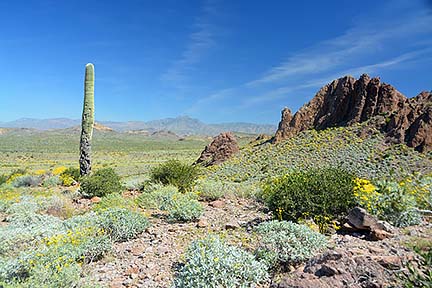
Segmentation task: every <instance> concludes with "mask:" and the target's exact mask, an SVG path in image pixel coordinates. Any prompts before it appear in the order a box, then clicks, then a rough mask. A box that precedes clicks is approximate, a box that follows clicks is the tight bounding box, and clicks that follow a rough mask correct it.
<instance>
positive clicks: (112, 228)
mask: <svg viewBox="0 0 432 288" xmlns="http://www.w3.org/2000/svg"><path fill="white" fill-rule="evenodd" d="M149 225H150V224H149V221H148V219H147V217H145V216H144V215H143V214H141V213H139V212H134V211H130V210H128V209H124V208H110V209H107V210H105V211H103V212H102V213H100V214H99V217H98V226H99V227H101V228H102V229H104V231H105V232H106V233H108V235H109V236H110V237H111V239H112V240H113V241H115V242H118V241H127V240H130V239H132V238H135V237H136V236H137V235H138V234H140V233H142V232H143V231H144V230H145V229H147V227H148V226H149Z"/></svg>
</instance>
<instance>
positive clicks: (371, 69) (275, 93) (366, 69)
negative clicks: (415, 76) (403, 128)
mask: <svg viewBox="0 0 432 288" xmlns="http://www.w3.org/2000/svg"><path fill="white" fill-rule="evenodd" d="M427 52H432V49H421V50H418V51H414V52H409V53H404V54H402V55H400V56H397V57H394V58H391V59H388V60H386V61H383V62H379V63H375V64H371V65H364V66H358V67H354V68H350V69H348V70H344V71H339V72H336V73H334V74H330V75H328V76H325V77H316V78H312V79H310V80H307V81H305V82H304V83H302V84H299V85H289V86H284V87H278V88H276V89H274V90H270V91H268V92H266V93H264V94H262V95H259V96H255V97H250V98H248V99H247V100H245V101H243V104H242V105H241V107H242V108H247V107H250V106H254V105H256V104H260V103H264V102H269V101H274V100H277V99H282V98H284V97H286V95H287V94H289V93H293V92H295V91H299V90H302V89H307V88H314V87H322V86H323V85H325V84H327V83H330V82H331V81H333V80H334V79H337V78H340V77H342V76H345V75H352V76H356V75H360V74H363V73H368V74H372V73H376V72H377V71H379V70H380V69H383V68H389V67H391V66H396V65H399V64H401V63H405V62H407V61H410V60H414V59H417V57H418V56H421V55H423V54H425V53H427Z"/></svg>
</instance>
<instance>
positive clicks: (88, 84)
mask: <svg viewBox="0 0 432 288" xmlns="http://www.w3.org/2000/svg"><path fill="white" fill-rule="evenodd" d="M93 125H94V66H93V64H91V63H89V64H87V65H86V71H85V81H84V106H83V113H82V122H81V141H80V160H79V162H80V173H81V176H85V175H88V174H90V171H91V155H90V154H91V138H92V134H93Z"/></svg>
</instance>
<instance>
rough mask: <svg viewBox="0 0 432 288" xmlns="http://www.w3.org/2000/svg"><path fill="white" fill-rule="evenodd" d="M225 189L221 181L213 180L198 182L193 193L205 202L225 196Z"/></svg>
mask: <svg viewBox="0 0 432 288" xmlns="http://www.w3.org/2000/svg"><path fill="white" fill-rule="evenodd" d="M225 188H226V187H224V183H223V182H222V181H215V180H200V181H198V182H197V184H196V185H195V191H196V192H197V193H198V195H199V196H200V198H201V199H203V200H206V201H213V200H217V199H219V198H222V197H223V196H224V195H225Z"/></svg>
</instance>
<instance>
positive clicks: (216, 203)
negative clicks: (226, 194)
mask: <svg viewBox="0 0 432 288" xmlns="http://www.w3.org/2000/svg"><path fill="white" fill-rule="evenodd" d="M209 206H211V207H213V208H222V207H224V206H225V202H224V201H222V200H215V201H212V202H210V203H209Z"/></svg>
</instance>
